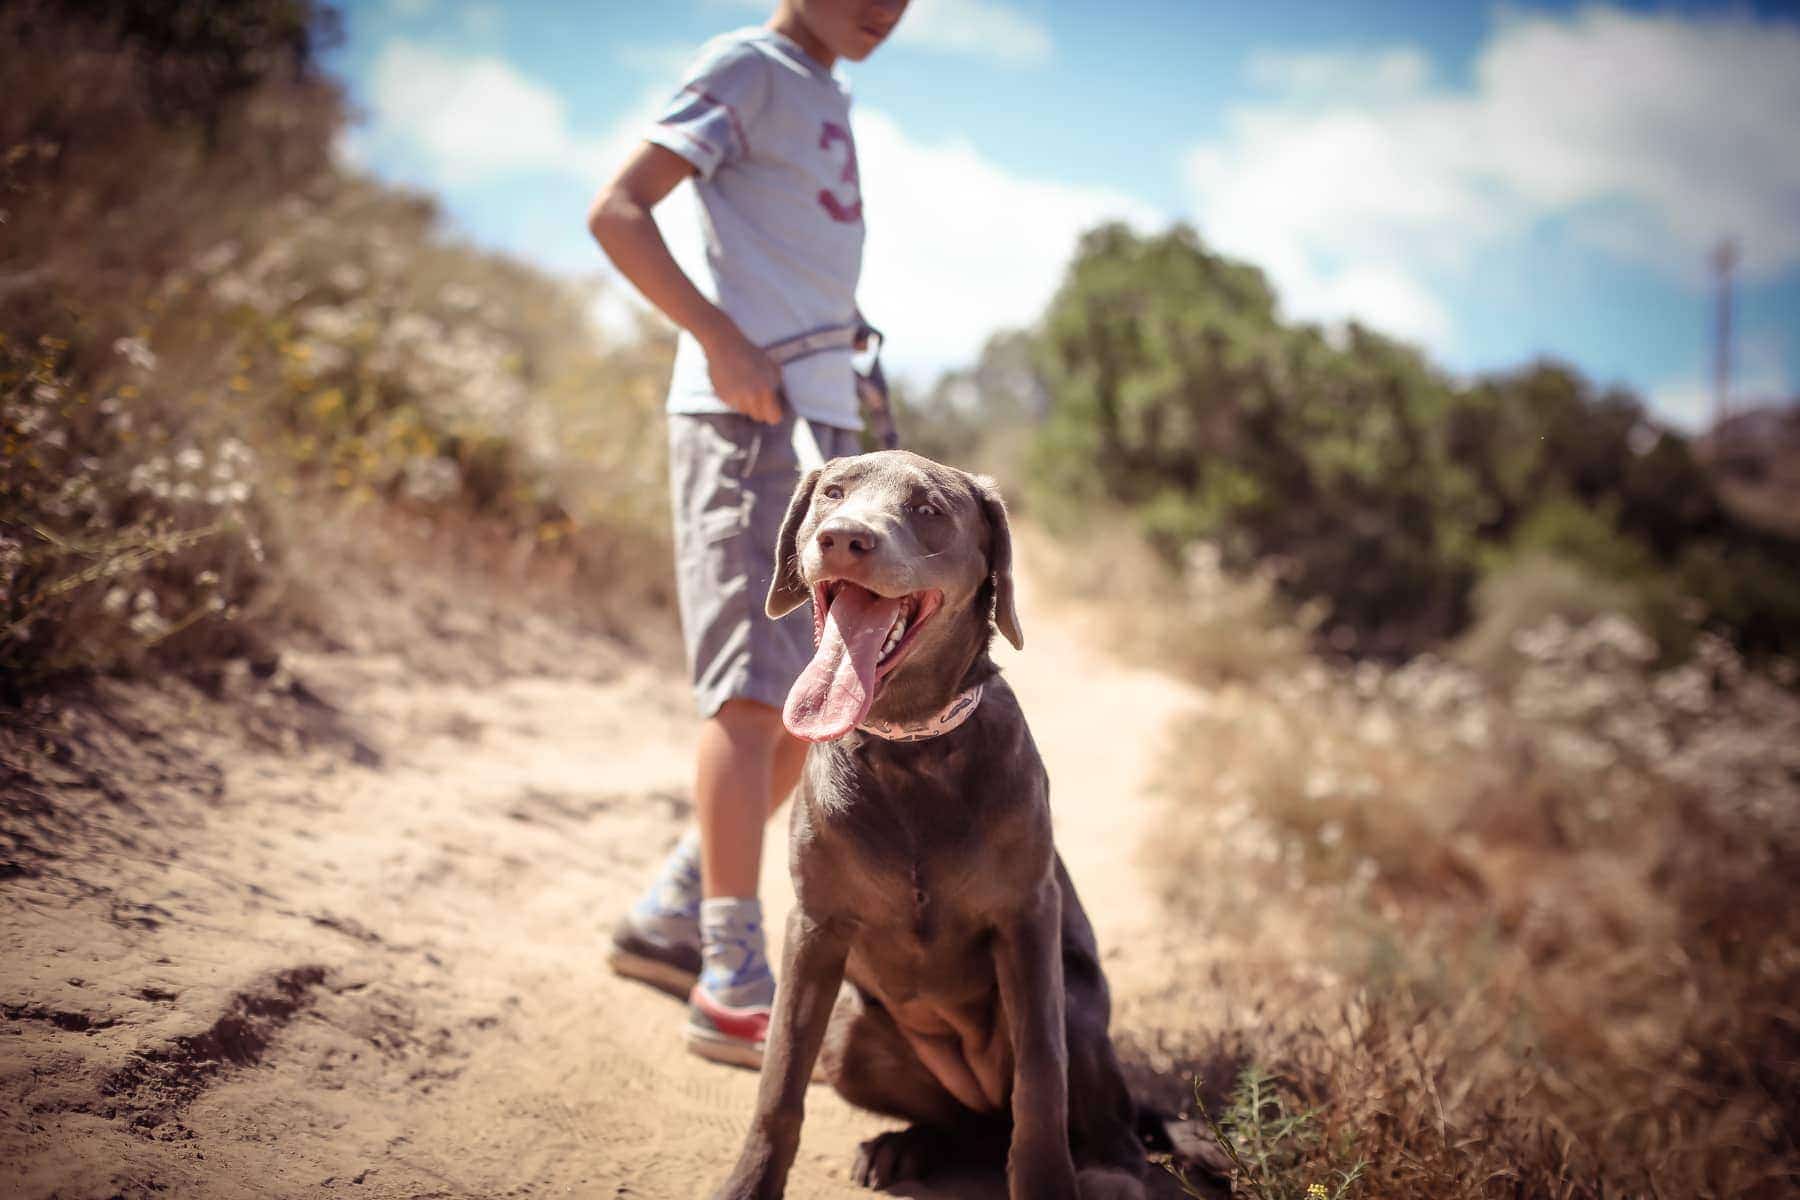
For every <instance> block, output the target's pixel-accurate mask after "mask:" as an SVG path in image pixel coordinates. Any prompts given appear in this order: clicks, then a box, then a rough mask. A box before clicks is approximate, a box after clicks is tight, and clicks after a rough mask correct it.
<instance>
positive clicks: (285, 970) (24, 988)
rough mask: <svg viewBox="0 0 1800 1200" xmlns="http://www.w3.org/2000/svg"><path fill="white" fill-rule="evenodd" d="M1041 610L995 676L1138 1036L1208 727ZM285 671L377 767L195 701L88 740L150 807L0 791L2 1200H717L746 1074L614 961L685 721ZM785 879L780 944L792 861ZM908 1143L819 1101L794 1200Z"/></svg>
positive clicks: (668, 705)
mask: <svg viewBox="0 0 1800 1200" xmlns="http://www.w3.org/2000/svg"><path fill="white" fill-rule="evenodd" d="M1021 611H1022V614H1023V616H1024V623H1025V630H1026V635H1027V647H1028V650H1027V652H1026V653H1024V654H1012V653H1010V652H1009V653H1007V654H1006V655H1005V658H1004V660H1003V665H1004V666H1005V668H1006V671H1007V674H1008V677H1009V678H1010V679H1011V680H1012V682H1013V686H1014V687H1015V688H1016V689H1017V690H1018V692H1019V694H1020V696H1021V699H1022V701H1023V704H1024V707H1025V711H1026V713H1027V715H1028V717H1029V718H1030V720H1031V722H1032V727H1033V731H1034V734H1035V736H1036V738H1037V741H1038V743H1039V745H1040V747H1041V748H1042V749H1043V752H1044V754H1045V757H1046V758H1047V760H1048V762H1049V768H1050V773H1051V778H1052V781H1053V796H1054V801H1055V811H1056V820H1057V834H1058V841H1059V844H1060V845H1061V847H1062V852H1063V854H1064V857H1065V860H1066V861H1067V863H1068V865H1069V869H1070V872H1071V874H1072V875H1073V877H1074V879H1075V881H1076V885H1077V887H1078V888H1079V890H1080V891H1081V893H1082V896H1083V899H1084V902H1085V903H1086V905H1087V908H1088V911H1089V913H1090V914H1091V915H1092V917H1093V919H1094V923H1095V925H1096V927H1097V931H1098V934H1099V937H1100V941H1101V945H1102V949H1103V952H1104V954H1105V957H1106V963H1107V968H1108V971H1109V974H1110V977H1111V979H1112V983H1113V987H1114V990H1115V994H1116V996H1117V1001H1118V1008H1119V1011H1120V1013H1121V1014H1126V1015H1128V1019H1135V1020H1139V1021H1141V1020H1143V1019H1144V1016H1143V1014H1145V1013H1149V1012H1154V1011H1158V1004H1159V1002H1158V999H1157V998H1158V997H1159V996H1165V995H1166V993H1167V989H1168V987H1169V980H1170V979H1171V977H1172V976H1171V968H1170V964H1169V963H1168V961H1167V950H1166V938H1164V937H1162V936H1159V934H1158V922H1157V918H1156V912H1155V908H1154V904H1153V901H1152V898H1151V896H1150V895H1149V893H1148V891H1147V889H1146V887H1145V885H1144V883H1143V875H1142V873H1141V872H1139V871H1137V870H1136V869H1135V868H1134V864H1135V859H1136V856H1137V853H1138V850H1139V847H1140V846H1141V845H1142V844H1143V842H1144V840H1145V837H1146V834H1147V822H1148V821H1149V820H1150V819H1151V815H1152V813H1153V812H1154V811H1155V809H1154V806H1153V804H1152V802H1151V797H1150V793H1149V789H1150V774H1151V771H1152V769H1153V765H1154V757H1155V754H1154V751H1155V749H1156V745H1155V743H1156V739H1157V738H1158V737H1159V736H1160V735H1161V731H1162V730H1163V729H1164V727H1165V725H1166V724H1167V722H1168V720H1169V718H1170V717H1172V716H1173V715H1174V714H1176V713H1177V712H1179V711H1180V710H1181V708H1182V707H1183V706H1184V705H1185V704H1186V703H1187V702H1188V699H1189V697H1188V696H1187V694H1186V693H1185V692H1184V691H1183V689H1182V688H1180V687H1179V686H1177V685H1175V684H1172V683H1170V682H1168V681H1166V680H1164V679H1162V678H1161V677H1159V676H1155V675H1152V674H1149V673H1147V672H1143V671H1138V670H1132V669H1127V668H1124V667H1122V666H1120V665H1118V664H1117V663H1116V662H1115V661H1113V660H1112V659H1111V658H1109V657H1108V656H1107V655H1106V654H1105V653H1104V652H1103V651H1102V650H1100V649H1099V648H1098V640H1099V639H1098V637H1097V635H1096V633H1095V632H1094V631H1093V630H1091V629H1089V628H1087V627H1085V626H1083V625H1082V624H1081V622H1080V621H1079V619H1078V618H1076V617H1075V616H1074V615H1073V614H1071V613H1068V612H1058V611H1057V610H1055V609H1053V608H1051V607H1050V606H1048V605H1047V604H1043V603H1040V599H1039V597H1038V596H1037V595H1036V594H1035V593H1034V592H1033V591H1031V590H1030V589H1029V581H1026V588H1025V590H1024V592H1023V594H1022V597H1021ZM292 666H293V669H294V671H295V673H296V674H297V675H298V676H299V677H301V678H303V679H305V680H306V681H307V682H308V684H309V685H310V686H311V687H312V688H313V689H314V690H316V691H317V692H319V693H320V694H322V695H324V696H325V697H327V698H328V699H330V700H331V701H332V702H333V704H335V705H336V706H338V707H339V708H340V709H341V710H342V711H343V712H344V713H345V715H346V718H347V720H348V721H349V723H350V724H351V725H352V726H353V727H354V728H355V729H356V730H357V731H358V732H359V734H360V735H361V736H363V737H364V738H366V739H367V740H368V742H369V743H371V744H372V745H373V746H374V747H375V748H377V749H378V750H379V751H380V752H381V757H382V763H381V765H380V766H379V767H369V766H359V765H356V764H355V763H354V762H351V761H347V758H346V755H345V753H344V750H343V748H342V746H341V745H340V746H338V747H336V748H329V747H326V748H313V749H302V750H299V751H295V750H294V749H293V748H292V747H291V746H290V747H289V748H288V752H286V753H281V752H277V751H276V750H274V749H267V750H255V749H246V748H245V747H244V746H243V745H242V744H241V743H240V742H238V741H236V740H234V739H232V738H231V737H228V736H227V734H226V733H224V732H222V731H217V730H212V729H209V728H207V727H206V726H207V724H208V721H209V719H210V718H209V717H208V714H209V713H210V712H213V711H214V710H212V709H209V708H208V707H207V705H206V704H205V703H203V702H200V701H198V700H195V701H193V702H192V703H191V704H190V705H189V709H188V711H186V712H185V713H184V711H183V710H182V702H181V701H180V699H179V698H174V699H162V700H154V699H148V698H145V697H139V698H138V699H137V700H135V701H134V702H133V703H134V705H135V707H134V708H133V712H134V713H136V714H139V715H138V717H137V719H138V720H140V721H141V722H142V725H141V726H140V727H137V728H131V727H126V728H122V729H121V728H114V729H110V730H109V729H105V728H92V729H89V728H87V727H85V726H84V727H83V730H82V731H81V736H80V738H79V739H77V740H79V741H80V742H81V744H82V745H83V746H84V747H86V748H87V750H88V751H90V752H92V753H97V754H99V753H105V752H106V751H107V749H108V741H107V739H112V748H113V749H114V750H116V751H117V752H118V753H119V754H121V755H125V754H135V755H138V756H139V757H140V758H141V760H142V765H141V766H140V768H139V769H138V770H136V772H135V773H134V775H133V778H134V779H143V780H144V781H145V782H144V784H143V787H142V789H141V791H140V790H138V789H136V788H134V789H132V791H131V792H130V793H126V794H116V793H117V791H118V790H117V789H109V788H108V787H107V786H105V785H104V784H103V783H102V782H99V781H97V780H96V779H95V778H93V777H91V776H89V777H87V778H85V779H84V777H83V774H82V771H81V768H80V766H79V761H72V762H65V763H64V764H62V765H61V766H60V767H59V766H58V764H57V762H56V758H57V756H56V755H54V754H51V755H48V756H46V757H45V759H44V760H42V761H39V760H33V761H32V762H30V763H27V764H25V765H24V767H20V764H13V766H14V768H18V769H16V770H14V772H13V773H12V775H11V776H10V778H0V782H4V783H5V785H6V789H7V792H8V801H7V805H8V807H7V813H8V821H9V831H10V833H11V835H12V837H13V841H14V843H15V850H16V849H17V847H18V845H19V844H21V843H22V844H23V845H24V846H25V847H26V850H25V851H20V852H18V853H17V854H15V855H14V858H15V861H16V862H17V863H19V864H21V866H20V868H19V869H18V870H17V871H16V872H15V873H14V874H13V876H12V877H11V878H6V879H3V880H0V933H3V936H4V942H3V943H0V946H3V950H4V960H5V967H4V976H5V978H4V980H3V981H0V1004H4V1006H5V1008H4V1016H5V1018H6V1020H5V1022H4V1024H0V1035H3V1036H0V1117H3V1118H4V1123H3V1125H0V1192H4V1193H5V1194H7V1195H20V1196H58V1197H87V1196H93V1197H102V1196H115V1195H117V1196H140V1195H152V1194H157V1195H177V1196H197V1197H236V1196H245V1197H249V1196H288V1195H295V1196H299V1195H306V1196H312V1195H324V1194H335V1193H338V1192H340V1191H341V1192H343V1193H345V1194H350V1195H357V1196H393V1197H399V1196H446V1197H451V1196H454V1197H477V1196H480V1197H486V1196H495V1197H500V1196H505V1197H524V1196H637V1197H671V1198H675V1197H680V1198H683V1200H685V1198H687V1197H692V1196H695V1195H702V1194H704V1193H705V1190H706V1188H707V1186H708V1185H709V1184H710V1183H711V1182H715V1181H716V1180H717V1179H718V1178H719V1176H720V1175H721V1173H722V1171H723V1170H724V1169H725V1168H726V1166H727V1165H728V1164H729V1162H730V1160H731V1157H732V1156H733V1154H734V1153H735V1149H736V1145H737V1142H738V1139H739V1136H740V1134H741V1131H742V1128H743V1124H744V1119H745V1115H746V1114H747V1113H748V1112H749V1110H750V1105H751V1099H752V1096H753V1093H754V1090H755V1082H756V1081H755V1077H754V1076H753V1075H751V1074H750V1073H748V1072H742V1071H735V1070H731V1069H727V1068H721V1067H717V1066H713V1065H710V1064H706V1063H703V1062H701V1061H699V1060H697V1059H694V1058H691V1057H689V1056H688V1055H686V1054H685V1053H683V1052H682V1050H681V1048H680V1041H679V1026H680V1022H681V1019H682V1011H681V1009H680V1006H679V1005H677V1004H676V1003H674V1002H673V1001H671V1000H669V999H668V998H666V997H663V996H661V995H659V994H656V993H654V992H651V991H648V990H646V989H644V988H642V987H639V986H636V985H632V984H629V983H626V982H624V981H621V980H618V979H615V978H614V977H613V976H611V975H610V974H609V973H608V971H607V970H606V968H605V966H604V964H603V948H604V934H605V930H606V929H607V927H608V926H609V925H610V923H611V920H612V919H613V917H614V916H615V914H617V913H618V912H619V911H620V910H621V909H622V908H623V906H624V905H625V904H627V903H628V901H629V900H630V898H631V896H632V895H633V894H634V892H635V889H636V888H637V887H638V886H639V885H640V883H641V881H642V880H643V879H644V878H645V875H646V872H647V871H648V870H649V869H650V867H651V866H652V864H653V862H654V861H655V859H656V858H657V857H658V855H659V854H660V852H661V851H662V850H663V848H665V847H666V845H667V844H668V843H669V842H670V841H671V840H672V839H673V838H674V836H675V835H676V834H677V832H678V831H679V829H680V828H681V825H682V823H683V821H684V818H685V812H686V800H685V796H686V792H687V771H688V762H689V759H690V747H691V744H692V737H693V732H694V725H693V721H692V720H691V718H690V716H689V710H688V701H687V697H686V693H685V689H684V688H683V687H682V686H680V684H679V683H678V682H675V681H672V680H670V679H669V678H667V677H666V676H663V675H658V674H656V673H654V672H652V671H651V670H650V669H649V668H647V667H646V666H644V665H642V664H640V663H633V662H630V661H625V660H617V659H614V660H611V661H603V662H601V663H600V664H599V665H590V666H589V667H587V668H586V669H584V670H582V671H580V672H578V673H576V674H575V675H573V676H572V677H564V678H554V677H549V676H532V677H526V678H517V679H513V680H511V681H509V682H506V683H502V684H499V685H496V686H491V687H480V688H476V687H469V686H458V685H454V684H446V683H442V682H430V681H425V680H421V679H420V678H418V677H416V676H415V675H413V674H411V673H409V671H408V670H407V669H406V668H405V667H404V666H403V665H402V664H401V663H400V661H399V660H397V659H394V658H391V657H383V656H380V655H372V654H330V655H324V654H321V655H311V656H300V657H296V658H295V659H293V660H292ZM159 704H160V705H161V707H160V708H157V707H156V706H157V705H159ZM146 706H148V707H146ZM75 736H76V735H74V734H70V735H68V737H70V738H75ZM63 757H64V758H67V757H68V756H67V755H66V754H65V755H63ZM209 761H210V762H216V763H217V764H218V766H217V767H216V768H212V767H209V766H207V765H206V764H207V763H208V762H209ZM59 770H60V771H61V774H58V771H59ZM44 797H54V800H55V802H54V803H50V802H48V801H45V800H44ZM34 804H35V805H39V807H40V808H42V811H37V810H35V809H34V808H33V806H34ZM45 805H48V806H47V807H45ZM27 851H28V852H27ZM764 881H765V896H766V901H767V904H768V907H769V909H770V925H771V926H772V927H773V928H774V929H776V930H779V929H780V927H781V917H782V916H783V915H784V914H785V912H786V911H787V909H788V907H789V906H790V905H791V902H792V893H791V891H790V889H789V887H788V883H787V879H786V871H785V866H784V862H783V859H782V850H781V846H780V838H779V836H774V837H771V838H770V839H769V844H768V845H767V846H766V847H765V855H764ZM1132 1014H1135V1015H1132ZM1136 1032H1138V1033H1140V1034H1144V1035H1149V1034H1152V1033H1153V1032H1154V1031H1150V1030H1138V1031H1136ZM884 1127H885V1125H884V1123H883V1122H882V1121H881V1120H880V1119H878V1118H875V1117H872V1116H869V1115H868V1114H863V1113H859V1112H856V1111H853V1110H851V1109H849V1108H848V1107H847V1106H846V1105H844V1104H843V1103H842V1102H840V1101H839V1100H838V1099H837V1097H836V1096H835V1095H834V1094H832V1093H831V1092H830V1091H829V1090H828V1089H824V1088H815V1089H814V1090H813V1092H812V1094H811V1096H810V1097H809V1102H808V1117H807V1124H806V1129H805V1135H804V1138H803V1142H802V1147H801V1152H800V1158H799V1161H798V1163H797V1164H796V1166H795V1169H794V1172H793V1175H792V1178H791V1182H790V1186H789V1192H788V1194H789V1195H790V1196H795V1197H837V1196H853V1195H862V1194H865V1193H861V1192H860V1191H858V1190H857V1189H854V1188H852V1187H851V1186H850V1185H849V1183H848V1182H847V1169H848V1166H849V1163H850V1161H851V1156H852V1154H853V1152H854V1147H855V1144H856V1142H857V1141H858V1140H860V1139H862V1138H865V1137H868V1136H870V1135H871V1134H872V1133H874V1132H876V1131H877V1130H879V1129H881V1128H884ZM900 1194H904V1195H912V1196H950V1195H957V1196H983V1195H991V1194H995V1190H994V1183H993V1181H986V1182H984V1181H980V1180H961V1181H955V1182H953V1183H950V1184H947V1185H945V1184H939V1185H938V1186H937V1187H936V1188H935V1189H932V1190H927V1189H924V1188H913V1189H910V1190H904V1191H902V1192H901V1193H900Z"/></svg>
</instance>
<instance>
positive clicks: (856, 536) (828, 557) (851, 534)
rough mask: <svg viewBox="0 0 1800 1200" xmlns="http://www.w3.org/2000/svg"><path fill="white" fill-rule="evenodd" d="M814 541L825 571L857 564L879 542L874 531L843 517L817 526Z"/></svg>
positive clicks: (859, 522)
mask: <svg viewBox="0 0 1800 1200" xmlns="http://www.w3.org/2000/svg"><path fill="white" fill-rule="evenodd" d="M815 540H817V542H818V543H819V553H820V555H821V556H822V557H823V559H824V565H825V567H826V568H827V569H829V568H832V567H841V566H848V565H849V564H851V563H854V562H857V561H858V560H860V559H862V558H864V557H865V556H867V555H868V553H869V552H870V551H871V550H873V549H875V547H876V546H877V545H879V544H880V542H881V539H880V537H879V536H877V535H876V533H875V531H874V530H873V529H870V528H869V527H868V526H867V525H864V524H863V523H862V522H861V521H851V520H846V519H845V518H843V517H834V518H832V519H831V520H829V521H827V522H825V524H823V525H821V526H819V532H818V535H817V537H816V539H815Z"/></svg>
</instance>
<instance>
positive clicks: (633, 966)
mask: <svg viewBox="0 0 1800 1200" xmlns="http://www.w3.org/2000/svg"><path fill="white" fill-rule="evenodd" d="M606 965H607V966H609V967H611V968H612V969H613V973H614V974H616V975H623V976H624V977H625V978H627V979H636V980H638V981H639V982H642V983H647V984H649V985H650V986H651V987H653V988H657V989H658V990H660V991H664V992H667V993H669V995H671V996H674V997H675V998H676V999H677V1000H682V999H686V998H687V995H688V993H689V992H691V991H692V990H693V988H694V985H695V983H696V982H697V981H698V980H699V978H700V947H698V946H693V945H676V944H671V943H669V942H665V941H663V940H662V939H660V938H657V937H653V936H652V935H650V934H649V933H647V932H645V931H644V930H642V929H640V928H639V927H638V925H637V923H636V922H634V921H633V920H632V919H631V914H630V913H627V914H625V916H623V917H622V918H620V920H619V923H618V924H617V925H615V926H614V927H613V935H612V950H611V951H610V952H609V953H608V954H607V956H606Z"/></svg>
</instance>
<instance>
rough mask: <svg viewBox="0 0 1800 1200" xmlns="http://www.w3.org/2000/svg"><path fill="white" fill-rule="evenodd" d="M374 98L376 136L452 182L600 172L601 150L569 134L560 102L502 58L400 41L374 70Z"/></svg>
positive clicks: (385, 52)
mask: <svg viewBox="0 0 1800 1200" xmlns="http://www.w3.org/2000/svg"><path fill="white" fill-rule="evenodd" d="M371 99H372V107H373V110H374V114H373V115H374V118H375V125H374V128H373V129H372V130H371V137H372V138H374V139H381V138H387V137H392V138H395V139H397V140H399V141H400V142H402V143H403V144H406V145H409V146H410V147H411V148H412V149H414V150H416V151H418V152H421V153H422V154H423V155H424V156H425V158H426V159H427V160H428V162H429V164H430V166H431V168H432V170H433V172H434V173H435V174H436V175H437V176H438V178H439V179H441V180H442V181H444V182H447V183H467V182H472V181H474V180H479V179H484V178H489V177H492V176H496V175H503V174H506V173H508V172H511V171H518V170H532V169H564V168H567V169H572V170H579V171H583V172H587V173H591V172H592V171H593V170H594V169H595V164H594V162H593V155H594V150H595V148H594V147H593V146H591V145H589V144H586V143H583V142H582V141H581V140H579V139H578V138H576V137H575V135H574V133H573V132H572V131H571V129H570V128H569V121H568V106H567V105H566V104H565V103H564V102H563V99H562V97H561V96H559V95H557V94H556V92H555V91H553V90H552V89H551V88H549V87H547V86H545V85H544V84H541V83H538V82H537V81H536V80H533V79H531V78H529V77H527V76H526V75H524V74H522V73H521V72H519V71H518V70H517V69H516V68H515V67H513V66H512V64H510V63H508V62H507V61H506V60H504V59H502V58H496V57H492V56H486V55H462V54H454V53H451V52H448V51H444V50H438V49H434V48H432V47H429V46H424V45H420V44H418V43H415V42H409V41H406V40H404V39H396V40H394V41H392V42H390V43H388V45H387V47H386V48H385V49H383V51H382V52H381V57H380V58H379V59H378V60H377V61H376V63H375V71H374V78H373V82H372V91H371Z"/></svg>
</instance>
